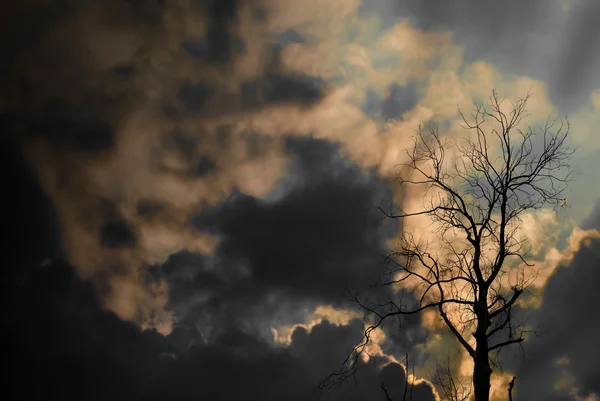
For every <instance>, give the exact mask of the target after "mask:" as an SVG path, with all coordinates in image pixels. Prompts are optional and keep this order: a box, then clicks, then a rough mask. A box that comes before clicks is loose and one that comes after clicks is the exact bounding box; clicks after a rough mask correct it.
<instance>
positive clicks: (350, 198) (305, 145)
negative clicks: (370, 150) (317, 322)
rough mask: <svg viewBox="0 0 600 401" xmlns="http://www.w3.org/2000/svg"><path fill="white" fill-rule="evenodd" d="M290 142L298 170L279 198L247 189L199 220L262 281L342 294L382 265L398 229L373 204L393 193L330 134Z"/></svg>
mask: <svg viewBox="0 0 600 401" xmlns="http://www.w3.org/2000/svg"><path fill="white" fill-rule="evenodd" d="M288 149H289V152H290V153H291V154H292V155H293V157H294V159H295V163H294V167H293V169H294V168H295V169H297V170H296V173H294V172H292V173H291V177H292V178H291V179H290V181H291V182H290V183H287V184H286V183H285V182H284V183H282V184H281V185H282V186H283V187H284V188H285V187H286V186H289V189H288V190H287V191H286V192H285V194H284V195H283V196H282V197H281V198H280V199H277V200H275V201H262V200H260V199H256V198H253V197H251V196H247V195H242V194H240V195H238V196H235V197H233V198H232V199H230V200H229V201H226V202H225V203H224V204H223V205H221V206H220V207H219V208H217V209H216V210H215V211H213V212H212V213H211V214H206V213H202V214H200V215H199V216H198V217H197V218H196V219H195V220H194V224H195V225H196V226H197V227H198V228H199V229H201V230H206V229H210V230H214V231H215V233H217V234H218V235H221V236H222V237H223V240H222V242H221V245H220V246H219V249H218V251H217V252H218V254H219V256H220V258H222V260H223V261H224V263H231V264H234V265H245V266H247V268H248V269H249V270H250V275H249V278H248V279H249V280H252V281H253V282H255V283H256V285H258V286H267V287H272V288H279V289H285V290H286V291H289V293H290V294H293V293H298V294H304V295H307V296H316V297H318V298H322V299H331V298H332V297H333V298H336V297H337V294H336V293H337V292H338V291H341V290H343V289H344V288H345V286H346V285H351V286H355V285H357V284H359V283H363V282H365V280H368V277H369V275H370V274H372V272H373V271H374V270H375V268H376V266H377V261H378V258H379V257H380V256H381V254H382V253H383V240H384V238H385V237H384V235H385V234H388V235H389V234H391V232H390V231H389V230H388V232H387V233H385V232H384V231H382V230H381V228H382V227H381V226H379V225H378V217H380V216H378V215H377V213H376V212H375V208H374V207H373V205H374V204H377V203H378V199H377V197H381V198H383V197H384V196H385V195H388V196H389V192H388V193H387V194H385V193H382V192H381V191H382V190H386V188H385V184H384V183H383V182H381V181H378V179H377V177H376V176H372V175H369V174H368V173H367V174H365V173H362V172H361V171H360V169H359V168H358V167H357V166H354V165H352V164H350V163H349V162H346V163H348V165H347V166H344V164H343V163H344V162H345V161H344V160H343V158H341V157H339V155H338V152H339V149H338V148H337V147H336V146H334V145H331V144H329V143H327V142H325V141H315V140H310V139H303V140H291V141H290V142H289V147H288ZM336 159H337V160H336ZM276 191H277V190H276ZM225 261H226V262H225Z"/></svg>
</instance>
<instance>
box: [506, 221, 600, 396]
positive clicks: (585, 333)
mask: <svg viewBox="0 0 600 401" xmlns="http://www.w3.org/2000/svg"><path fill="white" fill-rule="evenodd" d="M597 217H598V216H597V214H596V215H595V220H594V221H591V220H590V219H588V221H587V223H586V225H587V228H595V229H600V219H598V218H597ZM598 266H600V241H598V240H594V241H592V242H591V243H590V244H589V246H583V247H582V248H581V250H580V251H579V253H578V254H577V255H576V257H575V258H574V259H573V261H572V262H571V264H570V265H568V266H565V267H560V268H559V269H558V270H557V271H556V273H555V274H554V275H553V276H552V277H551V278H550V280H549V281H548V284H547V286H546V288H545V289H544V296H543V303H542V306H541V307H540V309H539V310H538V311H535V313H531V314H530V316H531V317H530V319H529V322H528V323H530V324H532V325H533V326H537V327H539V328H540V329H542V333H541V335H540V336H539V337H534V338H532V339H531V341H530V342H529V343H528V344H526V350H527V351H528V352H527V355H525V358H524V359H521V358H518V359H513V358H515V356H512V357H510V358H508V359H511V360H510V362H509V364H510V365H511V368H512V369H514V371H515V373H516V374H517V376H518V389H517V390H518V391H517V396H518V398H517V400H528V399H532V398H535V399H540V400H554V399H559V398H553V397H558V396H559V395H560V394H557V392H556V391H555V390H554V389H553V387H554V384H555V383H556V382H557V381H558V379H559V378H561V374H562V373H561V371H565V372H566V373H567V374H570V375H572V376H573V378H574V379H575V381H574V383H573V385H574V386H575V387H577V388H579V394H580V395H581V396H582V397H583V398H585V396H587V395H589V394H591V393H596V394H600V369H598V360H599V359H600V352H599V351H598V338H600V320H598V318H597V305H598V304H600V294H599V292H598V289H597V285H598V283H599V282H600V271H599V270H598ZM563 357H567V358H568V359H569V363H568V365H563V366H559V365H557V364H556V361H557V360H558V359H560V358H563ZM568 390H569V389H567V390H566V392H568ZM565 396H566V394H565Z"/></svg>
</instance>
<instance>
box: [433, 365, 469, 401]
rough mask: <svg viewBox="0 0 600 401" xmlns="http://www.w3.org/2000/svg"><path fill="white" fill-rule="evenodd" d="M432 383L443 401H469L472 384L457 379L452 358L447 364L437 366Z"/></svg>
mask: <svg viewBox="0 0 600 401" xmlns="http://www.w3.org/2000/svg"><path fill="white" fill-rule="evenodd" d="M431 382H432V383H433V385H434V386H435V387H436V388H437V389H438V391H439V392H440V393H441V394H440V395H441V396H442V397H443V398H442V399H444V400H446V401H468V400H469V397H470V396H471V390H472V387H471V384H470V383H467V382H466V380H463V378H462V377H457V375H456V374H455V373H454V369H453V366H452V363H451V361H450V357H448V359H447V360H446V362H445V363H438V364H437V366H436V368H435V373H434V376H433V378H432V379H431Z"/></svg>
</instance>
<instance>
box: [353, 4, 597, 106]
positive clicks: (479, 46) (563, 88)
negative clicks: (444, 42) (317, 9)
mask: <svg viewBox="0 0 600 401" xmlns="http://www.w3.org/2000/svg"><path fill="white" fill-rule="evenodd" d="M561 4H564V3H562V2H560V1H559V0H551V1H546V0H534V1H526V2H523V1H520V0H510V1H502V2H498V1H493V0H484V1H479V0H459V1H452V2H435V1H414V0H402V1H390V0H363V2H362V6H361V8H360V12H361V13H363V14H365V15H369V14H373V13H374V14H376V15H378V16H379V17H380V18H382V20H383V23H384V26H388V27H389V26H391V25H392V24H393V23H395V22H396V21H397V19H398V18H408V19H409V20H410V21H411V22H412V23H414V24H415V25H416V26H417V27H419V28H421V29H424V30H427V31H438V30H445V29H449V30H452V31H453V37H454V40H455V41H456V42H457V43H458V44H461V45H464V46H465V49H464V50H465V58H466V60H467V61H475V60H486V61H490V62H492V63H493V64H494V65H496V66H497V67H499V68H500V69H501V70H502V71H504V72H508V73H513V74H520V75H528V76H532V77H534V78H537V79H541V80H544V81H546V82H548V83H549V92H550V96H551V98H552V100H553V101H554V102H555V104H557V105H558V106H559V107H561V109H562V110H564V111H573V110H575V109H577V108H578V107H579V106H580V105H581V103H582V102H587V101H588V95H589V92H588V91H589V89H590V87H592V88H596V87H600V76H599V75H598V74H596V73H595V72H596V71H598V70H600V55H599V53H598V52H597V51H594V50H593V49H594V44H595V43H597V42H598V40H600V27H599V25H598V24H597V23H595V21H596V20H597V18H596V17H595V16H596V15H598V14H599V13H600V9H599V7H600V3H598V2H595V1H586V0H581V1H574V2H571V4H572V9H571V10H569V11H567V12H565V11H563V10H562V9H561Z"/></svg>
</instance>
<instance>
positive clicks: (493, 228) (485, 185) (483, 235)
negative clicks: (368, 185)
mask: <svg viewBox="0 0 600 401" xmlns="http://www.w3.org/2000/svg"><path fill="white" fill-rule="evenodd" d="M529 99H530V96H529V94H528V95H527V96H525V97H524V98H519V99H517V100H516V101H511V100H509V99H506V98H501V97H499V96H498V93H497V92H496V91H493V92H492V95H491V96H490V98H489V101H488V102H486V103H476V104H475V109H474V111H473V112H472V113H470V114H468V115H465V114H464V113H463V112H462V111H460V109H459V112H460V116H461V117H462V127H463V128H464V129H465V130H466V131H467V134H468V135H467V136H466V137H465V138H461V139H458V140H452V139H450V138H448V137H443V136H442V135H440V133H439V129H438V126H437V125H435V124H430V125H429V126H428V127H427V129H423V127H421V128H420V129H419V131H418V134H417V135H416V136H415V138H414V146H412V149H410V150H407V156H408V159H407V160H408V162H407V163H404V164H401V167H403V170H402V173H401V176H400V177H399V182H400V185H402V186H409V187H413V188H411V189H417V190H418V189H420V190H422V193H423V195H424V199H425V202H424V204H423V206H422V208H421V209H418V210H416V211H405V210H402V209H396V210H389V211H386V210H384V209H383V208H381V207H380V210H381V211H382V212H383V213H384V215H385V216H386V217H387V218H392V219H410V218H415V217H417V216H424V217H428V218H429V219H430V222H431V223H432V227H433V229H434V233H435V240H433V241H432V240H431V239H422V238H418V236H416V235H414V233H413V232H410V231H408V230H406V229H404V230H403V233H402V234H401V237H400V241H399V244H398V245H399V246H398V248H397V249H396V250H395V251H394V252H393V253H391V254H390V255H389V256H388V257H387V258H386V264H385V267H384V273H385V274H384V275H385V277H386V281H385V282H381V283H378V284H377V285H380V286H394V290H395V291H399V290H401V291H399V292H394V293H395V294H396V295H395V296H394V297H393V299H389V300H386V301H385V302H373V301H369V299H368V297H367V298H364V299H363V298H361V297H359V296H354V300H355V301H356V302H357V303H358V304H359V305H360V307H362V309H363V310H364V311H365V312H366V313H367V314H369V315H370V316H371V317H373V318H374V323H373V324H372V325H370V326H369V327H368V328H367V329H366V331H365V333H364V336H363V338H362V340H361V341H360V342H359V343H358V344H357V346H356V347H355V348H354V350H353V353H352V354H351V355H350V356H349V357H348V359H347V360H346V362H345V364H344V365H343V367H342V368H341V369H340V371H338V372H336V373H335V374H333V375H331V376H330V377H328V378H327V379H326V380H325V381H324V383H330V382H331V380H333V381H339V380H343V379H345V378H346V377H349V376H350V375H352V374H353V372H354V371H355V370H356V369H357V367H358V360H359V358H360V356H361V354H363V353H364V352H366V350H367V346H368V344H369V341H370V335H371V334H372V332H373V330H375V329H376V328H378V327H380V326H381V325H382V324H383V323H384V322H385V321H386V320H388V319H391V318H394V317H398V316H403V315H413V314H417V313H421V312H425V311H428V310H433V311H436V312H437V314H438V315H439V317H440V318H441V320H442V321H443V323H444V325H445V326H446V327H447V328H448V329H449V330H450V332H451V333H452V334H453V335H454V336H455V337H456V339H457V340H458V342H459V343H460V344H461V346H462V347H463V348H464V349H465V350H466V352H467V353H468V355H469V356H470V357H471V358H472V360H473V362H474V370H473V381H472V384H473V396H474V399H475V401H488V400H489V393H490V378H491V375H492V372H493V369H492V367H493V366H495V365H494V362H495V356H497V352H498V351H500V350H501V349H502V348H504V347H506V346H509V345H513V344H520V343H522V342H523V341H524V339H525V336H526V334H527V333H528V332H529V331H527V330H526V326H525V324H524V323H525V322H524V321H516V320H517V319H516V318H515V317H514V316H513V314H512V313H511V312H512V311H513V307H514V306H515V305H516V303H517V300H518V299H519V298H520V297H521V295H522V294H523V293H524V292H526V291H527V289H528V287H529V286H530V285H531V283H532V282H533V280H534V279H535V277H536V274H537V272H536V270H535V269H533V264H532V263H530V262H529V261H528V260H527V259H528V256H529V252H530V249H529V247H528V245H527V239H526V238H523V236H522V235H519V230H520V228H521V227H522V220H521V217H522V216H523V213H525V212H527V211H533V210H536V209H540V208H543V207H554V208H555V209H556V208H557V207H558V206H563V205H564V203H565V199H566V197H565V196H564V194H563V192H564V191H565V189H566V186H567V183H568V182H569V181H571V179H572V170H571V166H570V164H569V162H570V159H571V156H572V154H573V152H574V151H575V150H574V149H573V148H571V147H569V145H568V142H567V139H568V136H569V122H568V120H562V119H550V118H548V119H547V120H546V123H545V125H542V126H540V125H536V126H528V127H526V128H521V123H522V122H523V120H524V118H526V117H527V116H529V114H528V113H527V110H526V106H527V103H528V100H529ZM404 291H411V292H412V293H413V294H414V295H415V296H416V299H417V302H418V304H417V305H416V306H415V307H414V308H412V309H410V308H407V307H406V306H405V305H403V304H402V302H401V298H402V294H403V293H404ZM441 373H444V372H440V374H441ZM444 380H446V382H445V383H446V384H448V383H447V379H444ZM455 384H456V383H455ZM450 386H451V387H452V383H450ZM442 387H443V386H442ZM450 399H451V398H450Z"/></svg>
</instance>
